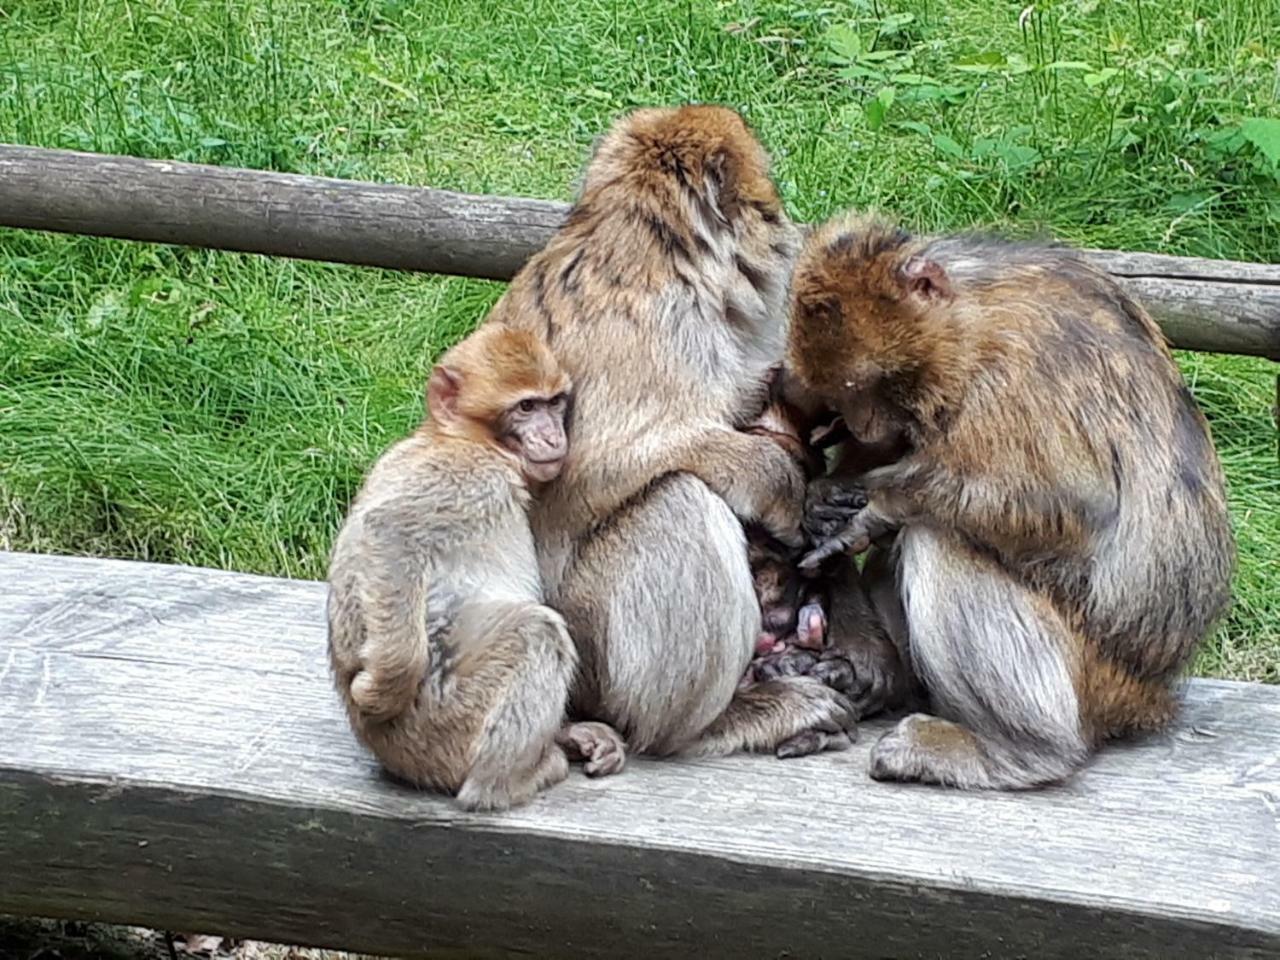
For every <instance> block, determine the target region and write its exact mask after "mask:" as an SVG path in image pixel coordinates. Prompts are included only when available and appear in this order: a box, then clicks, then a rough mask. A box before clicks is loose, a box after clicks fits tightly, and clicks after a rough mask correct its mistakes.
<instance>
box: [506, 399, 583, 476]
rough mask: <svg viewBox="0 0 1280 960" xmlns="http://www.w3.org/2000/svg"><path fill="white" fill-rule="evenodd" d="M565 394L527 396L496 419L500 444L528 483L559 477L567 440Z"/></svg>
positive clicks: (567, 400)
mask: <svg viewBox="0 0 1280 960" xmlns="http://www.w3.org/2000/svg"><path fill="white" fill-rule="evenodd" d="M568 408H569V397H568V394H565V393H558V394H556V395H554V396H551V397H546V396H529V397H524V398H522V399H521V400H519V401H518V402H516V403H515V404H513V405H512V406H511V407H510V408H508V409H507V411H506V412H505V413H504V414H503V415H502V417H501V418H500V423H499V437H500V440H501V442H502V445H503V446H504V447H506V448H507V449H508V450H510V451H511V452H512V453H514V454H515V455H516V456H517V457H518V458H519V460H520V469H521V471H522V472H523V473H524V476H525V479H526V480H528V481H529V482H531V483H547V482H549V481H551V480H554V479H555V478H556V477H558V476H559V475H560V469H561V467H563V466H564V459H565V456H566V455H567V454H568V452H569V439H568V434H567V433H566V431H565V413H566V412H567V410H568Z"/></svg>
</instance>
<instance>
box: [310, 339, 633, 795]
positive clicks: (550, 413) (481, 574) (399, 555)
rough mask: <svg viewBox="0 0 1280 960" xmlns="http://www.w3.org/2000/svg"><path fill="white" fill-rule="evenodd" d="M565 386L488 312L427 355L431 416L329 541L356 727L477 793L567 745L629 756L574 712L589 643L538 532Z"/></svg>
mask: <svg viewBox="0 0 1280 960" xmlns="http://www.w3.org/2000/svg"><path fill="white" fill-rule="evenodd" d="M569 399H570V380H569V378H568V376H566V375H565V373H564V372H563V371H562V370H561V369H560V368H559V366H558V365H557V364H556V362H555V360H554V358H553V357H552V355H551V353H550V351H549V350H548V349H547V347H546V345H545V344H544V343H543V342H541V341H540V340H539V338H538V337H536V336H534V335H533V334H531V333H529V332H527V331H522V330H515V329H512V328H510V327H505V326H502V325H500V324H490V325H487V326H485V327H482V328H481V329H480V330H478V331H477V332H476V333H474V334H472V335H471V336H470V337H468V338H467V339H466V340H464V341H462V342H461V343H460V344H458V345H457V346H455V347H454V348H453V349H452V350H450V351H449V352H448V353H446V354H445V355H444V357H443V358H442V359H441V361H440V363H439V364H438V365H437V366H436V367H435V369H434V370H433V371H432V373H431V378H430V381H429V383H428V385H427V405H428V408H429V411H430V415H431V416H430V419H429V420H427V421H426V422H424V423H423V424H422V425H421V426H420V427H419V428H418V429H417V431H416V432H415V433H414V434H413V435H412V436H410V437H409V438H408V439H405V440H402V441H400V442H399V443H397V444H395V445H394V446H392V447H391V448H390V449H389V450H388V451H387V452H386V453H384V454H383V455H382V457H381V458H380V459H379V460H378V461H377V463H375V464H374V466H373V468H372V469H371V470H370V471H369V475H368V476H367V478H366V479H365V482H364V486H363V488H362V489H361V491H360V493H359V494H358V496H357V497H356V499H355V502H354V503H353V505H352V508H351V512H350V514H349V515H348V517H347V520H346V522H345V523H344V525H343V527H342V530H341V532H340V533H339V534H338V538H337V541H336V543H335V544H334V548H333V555H332V558H331V561H330V569H329V586H330V592H329V605H328V615H329V655H330V662H331V665H332V667H333V673H334V679H335V683H336V685H337V688H338V692H339V694H340V695H341V696H342V700H343V703H344V704H345V706H346V708H347V715H348V718H349V719H350V721H351V725H352V728H353V729H354V731H355V733H356V735H357V736H358V737H359V738H360V739H361V740H362V741H363V742H364V743H365V744H366V745H367V746H368V747H369V748H370V749H371V750H372V751H373V753H374V754H375V755H376V756H377V758H378V759H379V760H380V761H381V762H382V764H383V765H384V766H385V767H386V768H387V769H388V770H389V771H390V772H391V773H393V774H395V775H397V776H399V777H401V778H403V779H405V780H408V781H410V782H411V783H414V784H417V785H419V786H427V787H431V788H434V789H437V790H441V791H445V792H448V793H453V794H456V795H457V798H458V802H459V803H460V804H461V805H462V806H463V807H466V808H468V809H503V808H506V807H508V806H512V805H514V804H519V803H523V802H525V801H527V800H529V799H530V798H532V797H533V795H534V794H535V793H536V792H537V791H538V790H541V789H542V788H544V787H547V786H549V785H551V784H554V783H556V782H558V781H559V780H562V779H564V776H565V773H566V770H567V763H566V757H565V752H564V749H562V747H567V748H568V749H570V751H571V752H572V753H573V754H574V755H575V756H577V757H582V758H584V759H586V760H587V767H586V769H587V772H588V773H589V774H595V773H610V772H614V771H615V770H616V769H619V768H620V767H621V766H622V762H623V758H624V752H623V745H622V742H621V739H620V738H619V737H618V736H617V734H616V733H615V732H614V731H613V730H611V729H610V728H608V727H606V726H604V725H603V724H590V725H573V726H568V727H565V728H564V729H563V730H562V729H561V728H562V725H563V722H564V715H565V703H566V699H567V697H568V693H569V685H570V683H571V680H572V676H573V672H574V668H575V666H576V664H577V655H576V653H575V651H574V647H573V642H572V641H571V640H570V638H569V634H568V631H567V630H566V628H565V624H564V620H563V618H562V617H561V616H560V615H559V614H558V613H556V612H555V611H553V610H551V609H550V608H549V607H547V606H544V605H543V597H542V584H541V582H540V580H539V576H538V566H537V558H536V556H535V554H534V547H533V539H532V536H531V534H530V531H529V522H528V517H527V510H528V506H529V502H530V496H531V491H530V488H531V487H539V486H541V485H543V484H546V483H547V482H548V481H550V480H552V479H554V478H555V477H556V475H557V474H559V472H560V469H561V466H562V465H563V463H564V459H565V455H566V452H567V438H566V433H565V417H566V414H567V410H568V404H569ZM557 741H558V742H557Z"/></svg>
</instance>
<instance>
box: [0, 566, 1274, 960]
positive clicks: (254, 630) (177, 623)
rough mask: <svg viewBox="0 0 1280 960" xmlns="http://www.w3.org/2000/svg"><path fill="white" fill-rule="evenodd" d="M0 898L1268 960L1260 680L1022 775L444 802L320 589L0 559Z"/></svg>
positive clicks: (534, 935) (385, 927) (834, 772)
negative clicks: (337, 656) (357, 735)
mask: <svg viewBox="0 0 1280 960" xmlns="http://www.w3.org/2000/svg"><path fill="white" fill-rule="evenodd" d="M0 582H3V583H4V584H5V587H4V594H5V600H4V603H3V604H0V864H3V865H4V866H3V869H0V913H25V914H31V915H47V916H62V917H79V918H87V919H98V920H110V921H117V922H126V923H137V924H145V925H148V926H156V927H160V928H168V929H183V930H189V929H195V930H206V931H209V932H215V933H220V934H227V935H241V936H250V937H256V938H261V939H269V940H276V941H283V942H287V943H310V944H317V945H327V946H333V947H347V948H352V949H359V950H366V951H370V952H379V953H387V954H394V955H403V956H419V957H426V956H434V957H442V956H451V957H452V956H467V957H473V958H490V957H507V956H574V957H582V958H631V957H634V958H658V957H688V956H698V957H702V958H706V960H717V958H734V957H741V956H744V955H747V954H749V955H752V956H761V957H769V956H792V957H823V956H825V957H854V958H857V957H867V958H870V957H896V958H909V957H910V958H913V957H922V958H923V957H937V956H947V957H952V958H966V957H975V958H976V957H989V956H995V957H1018V956H1032V957H1036V958H1037V960H1056V958H1061V960H1066V958H1076V957H1090V958H1110V957H1117V958H1119V957H1123V958H1126V960H1157V958H1158V960H1178V958H1196V960H1202V958H1204V957H1209V956H1212V957H1216V958H1227V957H1250V958H1262V957H1274V956H1277V955H1278V951H1280V870H1277V863H1280V764H1277V757H1278V756H1280V689H1276V688H1269V687H1263V686H1257V685H1251V684H1240V683H1226V682H1214V681H1196V682H1194V683H1192V684H1191V685H1190V687H1189V690H1188V693H1187V705H1186V710H1185V718H1184V720H1183V722H1182V724H1181V725H1180V726H1179V727H1178V729H1176V730H1175V731H1173V732H1171V733H1169V734H1167V735H1165V736H1160V737H1154V738H1151V739H1148V740H1146V741H1144V742H1139V743H1133V744H1126V745H1121V746H1117V747H1115V748H1113V749H1111V750H1109V751H1107V752H1105V753H1104V754H1103V755H1102V756H1101V757H1099V758H1098V759H1097V761H1096V762H1095V763H1094V764H1093V765H1092V766H1091V767H1090V769H1089V770H1088V771H1087V772H1086V773H1084V774H1082V775H1080V776H1079V777H1077V778H1076V779H1075V780H1074V781H1072V782H1071V783H1070V784H1068V785H1066V786H1063V787H1058V788H1054V789H1048V790H1042V791H1036V792H1031V793H1024V794H1020V795H1011V794H999V793H985V794H983V793H970V794H965V793H958V792H949V791H944V790H938V789H932V788H921V787H909V786H893V785H887V784H875V783H872V782H871V781H870V780H869V779H868V778H867V775H866V761H867V752H868V750H869V748H870V744H871V742H872V741H873V740H874V738H875V735H876V733H877V732H878V730H879V729H882V727H881V726H879V725H875V724H869V725H867V726H866V727H865V728H864V730H863V731H862V735H861V737H860V743H859V744H858V745H857V746H856V747H855V748H854V749H853V750H851V751H849V752H847V753H844V754H829V755H826V756H820V757H812V758H806V759H804V760H794V761H778V760H774V759H773V758H772V757H732V758H727V759H718V760H704V761H699V762H676V761H666V762H635V763H633V764H632V765H630V766H629V767H628V769H627V770H626V771H625V772H624V773H623V774H621V775H620V776H617V777H613V778H608V779H604V780H597V781H589V780H587V779H585V778H584V777H583V776H582V775H581V774H580V773H578V772H576V771H575V772H574V773H573V774H571V777H570V779H569V781H568V782H566V783H564V784H561V785H559V786H557V787H555V788H554V789H553V790H551V791H550V792H548V793H546V794H544V795H543V796H542V797H540V798H539V799H538V800H537V801H536V802H535V803H534V804H532V805H531V806H529V807H526V808H524V809H521V810H517V811H514V812H511V813H507V814H503V815H489V816H482V815H470V814H464V813H462V812H460V811H459V810H457V809H456V808H455V807H454V806H453V805H452V804H451V803H450V802H449V801H448V800H445V799H441V798H438V797H434V796H430V795H426V794H421V793H416V792H414V791H412V790H409V789H407V788H404V787H401V786H398V785H396V784H393V783H390V782H388V781H387V780H386V779H384V778H383V777H381V776H379V775H378V773H377V771H376V770H375V767H374V765H373V763H372V762H371V761H370V759H369V758H368V757H367V756H366V755H365V754H364V753H363V751H362V750H360V749H359V748H358V746H357V745H356V744H355V742H354V741H353V739H352V737H351V735H350V733H349V732H348V730H347V727H346V723H345V721H344V719H343V717H342V715H341V713H340V711H339V709H338V706H337V702H336V697H335V696H334V694H333V691H332V689H331V687H330V681H329V676H328V668H327V661H326V658H325V653H324V646H325V633H324V626H323V622H324V621H323V607H324V598H325V591H324V587H323V586H322V585H321V584H317V583H307V582H299V581H286V580H275V579H270V578H266V577H254V576H245V575H241V574H235V573H227V572H219V571H213V570H201V569H195V568H184V567H166V566H159V565H150V564H142V563H125V562H120V561H110V560H92V559H71V558H58V557H45V556H33V555H24V554H4V553H0Z"/></svg>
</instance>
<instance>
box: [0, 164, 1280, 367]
mask: <svg viewBox="0 0 1280 960" xmlns="http://www.w3.org/2000/svg"><path fill="white" fill-rule="evenodd" d="M566 209H567V207H566V205H565V204H563V203H557V202H553V201H548V200H531V199H524V198H517V197H482V196H469V195H467V194H461V193H452V192H449V191H446V190H431V189H426V188H422V187H408V186H397V185H393V184H377V183H358V182H355V181H350V180H334V179H329V178H324V177H308V176H300V175H296V174H281V173H265V172H262V171H258V170H240V169H234V168H230V167H212V166H201V165H198V164H189V163H176V162H170V161H163V160H140V159H137V158H133V157H115V156H104V155H99V154H90V153H76V152H72V151H67V150H46V149H41V148H37V147H22V146H6V145H0V226H9V227H26V228H30V229H35V230H53V231H58V232H61V233H83V234H91V235H95V236H104V237H120V238H124V239H128V240H146V241H153V242H159V243H176V244H183V245H186V246H195V247H213V248H217V249H221V250H241V251H247V252H251V253H265V254H274V255H277V256H286V257H298V258H302V259H308V260H328V261H335V262H340V263H354V264H364V265H367V266H377V267H389V268H393V269H398V270H423V271H429V272H432V273H448V274H457V275H460V276H468V277H486V278H490V279H496V280H505V279H509V278H510V277H511V275H512V274H513V273H515V271H516V270H517V269H519V267H520V265H521V264H522V263H524V261H525V260H526V259H527V258H528V257H529V255H530V254H531V253H533V252H534V251H535V250H537V249H538V248H540V247H541V246H542V245H543V244H544V243H546V241H547V239H548V238H549V237H550V236H551V234H552V232H553V231H554V230H555V229H556V228H557V227H558V226H559V224H560V222H561V221H562V219H563V217H564V213H565V211H566ZM1091 256H1093V257H1094V258H1096V259H1097V261H1098V262H1099V263H1100V264H1101V265H1102V266H1103V267H1105V268H1106V269H1107V270H1109V271H1110V272H1111V273H1113V274H1115V275H1116V276H1117V277H1120V278H1121V280H1122V282H1123V283H1125V284H1126V285H1127V286H1128V287H1129V288H1130V289H1131V290H1133V291H1134V293H1136V294H1137V295H1138V296H1139V297H1140V298H1141V299H1142V301H1143V302H1144V303H1145V304H1146V305H1147V306H1148V308H1149V309H1150V310H1151V312H1152V313H1153V314H1154V315H1155V317H1156V319H1157V320H1159V322H1160V324H1161V326H1162V327H1163V328H1164V330H1165V332H1166V333H1167V335H1168V336H1169V338H1170V340H1171V342H1172V343H1173V344H1174V345H1175V346H1177V347H1179V348H1182V349H1187V350H1209V351H1215V352H1220V353H1242V354H1254V355H1258V356H1264V357H1270V358H1272V359H1275V360H1280V265H1266V264H1251V263H1238V262H1234V261H1227V260H1201V259H1195V258H1190V257H1168V256H1159V255H1155V254H1137V253H1122V252H1116V251H1106V250H1099V251H1092V252H1091Z"/></svg>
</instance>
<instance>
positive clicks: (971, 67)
mask: <svg viewBox="0 0 1280 960" xmlns="http://www.w3.org/2000/svg"><path fill="white" fill-rule="evenodd" d="M1008 65H1009V61H1008V60H1007V59H1006V58H1005V55H1004V54H1003V53H1000V52H999V51H995V50H991V51H988V52H986V53H976V54H974V55H973V56H971V57H961V58H960V59H959V60H957V61H956V62H955V63H954V64H952V66H954V67H955V68H956V69H957V70H962V71H964V72H965V73H994V72H996V71H997V70H1003V69H1004V68H1005V67H1007V66H1008Z"/></svg>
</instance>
